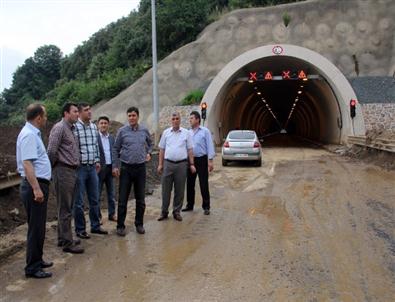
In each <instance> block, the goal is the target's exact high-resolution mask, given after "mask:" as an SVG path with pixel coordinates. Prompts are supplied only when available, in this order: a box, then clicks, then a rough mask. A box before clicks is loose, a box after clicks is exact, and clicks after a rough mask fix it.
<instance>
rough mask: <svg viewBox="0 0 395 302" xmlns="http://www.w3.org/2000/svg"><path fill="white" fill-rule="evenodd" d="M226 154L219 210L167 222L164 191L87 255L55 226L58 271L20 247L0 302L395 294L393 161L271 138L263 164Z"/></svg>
mask: <svg viewBox="0 0 395 302" xmlns="http://www.w3.org/2000/svg"><path fill="white" fill-rule="evenodd" d="M220 162H221V158H220V156H218V157H217V158H216V162H215V169H216V170H215V172H214V173H213V174H211V182H210V185H211V194H212V211H211V215H210V216H204V215H203V212H202V210H201V209H200V208H199V207H197V208H195V211H194V212H192V213H191V212H188V213H183V218H184V221H182V222H177V221H175V220H173V219H169V220H167V221H163V222H158V221H156V218H157V217H158V215H159V214H160V199H159V196H160V191H159V190H155V193H154V195H152V196H149V197H148V198H147V212H146V213H147V214H146V223H145V227H146V231H147V233H146V234H145V235H138V234H137V233H136V232H135V230H134V228H132V227H128V234H127V235H126V237H124V238H120V237H117V236H116V235H115V225H114V224H113V223H109V222H105V225H104V227H105V228H107V229H109V230H110V231H111V232H110V235H108V236H106V237H99V236H95V235H93V236H92V238H91V239H89V240H86V241H84V242H83V243H82V244H83V246H84V247H85V248H86V252H85V254H83V255H68V254H64V253H62V252H61V251H60V250H59V249H58V248H57V247H56V230H55V229H54V227H51V226H49V227H48V235H47V241H46V246H45V256H46V257H45V259H46V260H52V261H54V262H55V265H54V267H53V268H52V270H50V271H52V272H53V273H54V276H53V277H52V278H50V279H47V280H31V279H25V278H24V275H23V266H24V251H21V252H18V253H16V254H15V255H13V256H12V257H10V258H9V259H8V260H7V262H6V263H3V264H2V265H1V267H0V269H1V271H0V274H1V275H0V277H1V287H0V290H1V297H0V301H311V302H313V301H355V302H356V301H358V302H360V301H383V302H387V301H394V297H395V234H394V232H395V231H394V230H395V214H394V207H395V185H394V184H395V172H393V171H392V172H389V171H385V170H382V169H381V168H378V167H376V166H371V165H367V164H362V163H358V162H356V161H350V160H348V159H347V158H344V157H340V156H338V155H334V154H332V153H329V152H327V151H324V150H321V149H310V148H282V149H280V148H267V149H265V150H264V164H263V166H262V167H260V168H257V167H253V166H243V165H238V164H236V165H230V166H228V167H221V166H220ZM200 203H201V201H200V199H198V201H197V204H198V205H200ZM131 211H132V210H131ZM131 211H130V212H129V213H128V219H129V224H128V225H129V226H132V220H131V218H132V217H133V214H132V213H131ZM104 217H106V215H104Z"/></svg>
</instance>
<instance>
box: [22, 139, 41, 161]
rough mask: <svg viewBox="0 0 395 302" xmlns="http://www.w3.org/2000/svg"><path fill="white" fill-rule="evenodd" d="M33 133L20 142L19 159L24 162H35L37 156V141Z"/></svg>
mask: <svg viewBox="0 0 395 302" xmlns="http://www.w3.org/2000/svg"><path fill="white" fill-rule="evenodd" d="M34 135H35V134H34V133H29V134H27V135H26V136H25V137H23V138H22V140H21V144H20V146H21V148H20V150H21V159H22V161H24V160H36V159H37V158H38V154H37V140H36V138H35V137H34Z"/></svg>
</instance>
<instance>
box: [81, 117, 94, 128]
mask: <svg viewBox="0 0 395 302" xmlns="http://www.w3.org/2000/svg"><path fill="white" fill-rule="evenodd" d="M78 121H79V122H80V123H81V124H82V125H83V126H84V127H88V126H90V125H91V121H89V122H88V123H86V124H85V123H84V122H83V121H82V120H81V119H80V118H78Z"/></svg>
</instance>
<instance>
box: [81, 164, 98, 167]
mask: <svg viewBox="0 0 395 302" xmlns="http://www.w3.org/2000/svg"><path fill="white" fill-rule="evenodd" d="M94 165H95V163H93V164H88V163H85V164H81V166H85V167H87V166H94Z"/></svg>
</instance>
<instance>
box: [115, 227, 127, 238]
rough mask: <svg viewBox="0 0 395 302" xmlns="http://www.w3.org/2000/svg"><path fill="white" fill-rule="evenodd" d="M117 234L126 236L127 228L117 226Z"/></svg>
mask: <svg viewBox="0 0 395 302" xmlns="http://www.w3.org/2000/svg"><path fill="white" fill-rule="evenodd" d="M117 235H118V236H121V237H125V235H126V230H125V229H121V228H117Z"/></svg>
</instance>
